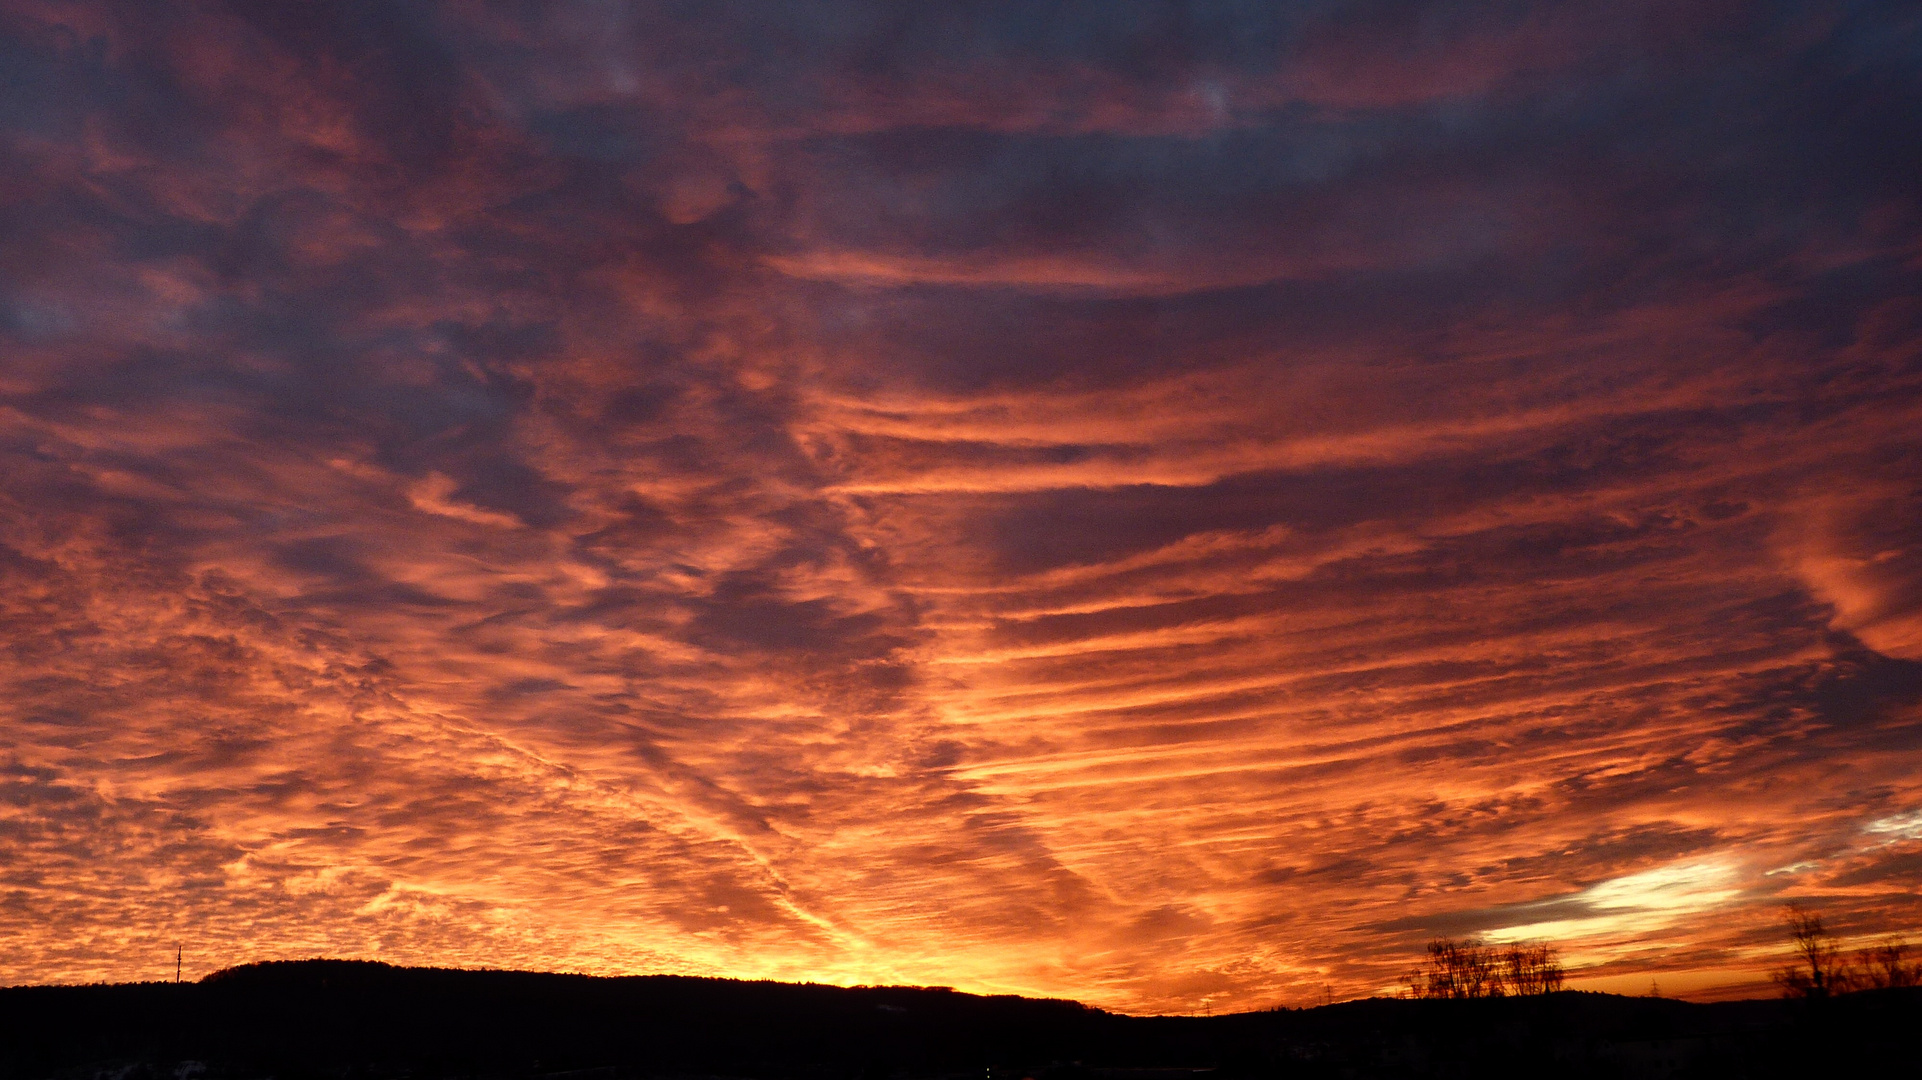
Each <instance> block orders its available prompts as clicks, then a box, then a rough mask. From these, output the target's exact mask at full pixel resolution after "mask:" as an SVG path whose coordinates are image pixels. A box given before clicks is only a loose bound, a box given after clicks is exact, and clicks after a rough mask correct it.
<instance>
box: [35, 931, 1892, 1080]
mask: <svg viewBox="0 0 1922 1080" xmlns="http://www.w3.org/2000/svg"><path fill="white" fill-rule="evenodd" d="M1919 1068H1922V990H1891V991H1871V992H1866V993H1861V994H1852V995H1848V996H1846V997H1842V998H1838V999H1834V1000H1829V1001H1817V1002H1808V1001H1741V1002H1727V1003H1721V1004H1712V1005H1696V1004H1689V1003H1687V1002H1680V1001H1667V1000H1661V999H1649V998H1624V997H1614V996H1611V995H1606V994H1584V993H1574V992H1564V993H1558V994H1553V995H1550V996H1547V997H1539V998H1508V999H1494V1000H1483V1001H1391V1000H1383V999H1378V1000H1371V1001H1357V1002H1349V1003H1346V1004H1341V1005H1330V1006H1324V1007H1322V1008H1318V1009H1305V1010H1277V1011H1274V1012H1263V1013H1243V1014H1239V1015H1233V1016H1217V1017H1206V1018H1204V1017H1129V1016H1119V1015H1116V1014H1113V1013H1106V1012H1102V1011H1100V1010H1098V1009H1091V1008H1088V1007H1086V1006H1082V1005H1077V1004H1075V1003H1073V1002H1067V1001H1040V1000H1033V999H1027V998H1016V997H978V996H975V995H972V994H962V993H956V992H953V991H949V990H941V989H921V988H913V987H881V988H857V989H841V988H836V987H825V986H794V985H788V984H782V983H756V982H734V981H730V980H723V979H690V978H678V977H671V976H647V977H638V978H622V979H598V978H590V977H587V976H579V975H547V974H534V973H528V972H509V971H449V970H441V969H427V968H395V967H389V966H387V965H384V964H374V963H361V962H351V961H334V960H312V961H300V962H293V963H274V964H254V965H249V966H246V967H241V968H235V969H232V970H229V971H225V972H221V973H219V974H217V975H214V976H210V977H208V978H207V979H205V980H203V981H201V982H198V983H188V984H182V985H175V984H167V983H138V984H125V985H115V986H71V987H14V988H10V989H0V1080H28V1078H40V1077H49V1078H64V1080H196V1078H198V1080H243V1078H253V1080H257V1078H265V1077H274V1078H276V1080H322V1078H326V1080H386V1078H402V1077H405V1078H410V1080H455V1078H466V1077H473V1078H496V1077H497V1078H544V1080H626V1078H636V1077H769V1078H777V1077H779V1078H789V1077H791V1078H797V1080H812V1078H822V1080H825V1078H831V1077H848V1078H861V1080H884V1078H889V1077H893V1078H897V1080H913V1078H922V1077H926V1078H935V1077H943V1078H953V1080H1022V1078H1024V1077H1027V1078H1033V1080H1236V1078H1242V1077H1296V1076H1299V1077H1321V1076H1353V1077H1376V1076H1381V1077H1396V1076H1409V1077H1425V1076H1451V1077H1477V1078H1481V1077H1504V1076H1530V1077H1541V1076H1545V1075H1546V1076H1551V1077H1554V1078H1556V1080H1574V1078H1579V1077H1591V1076H1593V1077H1615V1076H1621V1077H1664V1076H1715V1077H1723V1076H1729V1077H1741V1076H1757V1077H1770V1076H1798V1077H1808V1076H1823V1077H1848V1076H1871V1075H1876V1076H1879V1075H1916V1074H1917V1073H1916V1071H1915V1070H1917V1069H1919Z"/></svg>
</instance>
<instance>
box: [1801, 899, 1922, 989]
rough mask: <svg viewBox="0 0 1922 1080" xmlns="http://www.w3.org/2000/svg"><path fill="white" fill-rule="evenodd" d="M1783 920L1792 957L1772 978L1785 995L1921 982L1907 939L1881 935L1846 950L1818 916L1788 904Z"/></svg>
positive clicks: (1918, 964)
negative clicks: (1793, 952)
mask: <svg viewBox="0 0 1922 1080" xmlns="http://www.w3.org/2000/svg"><path fill="white" fill-rule="evenodd" d="M1783 921H1784V922H1786V923H1787V924H1788V930H1789V938H1790V940H1792V941H1793V942H1794V943H1795V959H1794V960H1793V961H1791V962H1790V963H1789V964H1788V965H1787V966H1786V967H1781V968H1777V969H1776V970H1775V971H1774V973H1773V978H1774V979H1775V982H1776V984H1777V985H1779V986H1780V987H1781V988H1782V992H1783V993H1784V994H1787V995H1789V996H1790V997H1799V998H1826V997H1831V996H1833V995H1836V994H1847V993H1852V992H1855V991H1859V990H1897V989H1903V988H1906V987H1912V986H1922V962H1918V961H1913V960H1910V959H1909V958H1908V951H1909V946H1908V942H1906V941H1904V940H1903V939H1902V938H1900V937H1897V936H1890V937H1886V938H1883V939H1882V940H1881V941H1879V942H1877V943H1876V944H1874V945H1870V946H1868V947H1866V948H1861V949H1857V950H1856V951H1855V952H1854V953H1853V954H1848V953H1844V952H1843V951H1842V946H1841V943H1840V942H1838V941H1836V940H1835V936H1834V935H1833V934H1830V933H1829V932H1828V930H1827V928H1825V927H1824V926H1823V925H1822V917H1821V916H1820V915H1817V914H1815V913H1814V912H1812V911H1808V910H1805V909H1804V908H1802V907H1801V906H1800V905H1798V904H1790V905H1789V907H1788V910H1787V911H1786V912H1784V914H1783Z"/></svg>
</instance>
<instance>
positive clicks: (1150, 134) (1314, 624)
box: [0, 0, 1922, 1012]
mask: <svg viewBox="0 0 1922 1080" xmlns="http://www.w3.org/2000/svg"><path fill="white" fill-rule="evenodd" d="M243 7H244V6H243ZM1104 11H1105V12H1106V13H1105V14H1097V13H1093V12H1078V11H1077V10H1076V9H1074V8H1072V7H1063V6H1056V7H1050V8H1048V9H1047V10H1046V11H1042V10H1038V9H1034V8H1032V7H1031V6H1028V5H1019V4H1016V5H993V4H984V5H978V6H964V7H960V8H954V9H951V10H948V11H945V12H932V11H919V10H916V11H913V12H909V11H907V10H905V9H902V10H897V9H896V8H895V7H894V6H892V5H869V4H863V3H855V2H852V0H820V2H819V3H814V4H807V5H792V4H768V5H760V4H754V3H744V4H740V5H715V6H712V7H711V8H709V9H708V10H705V11H702V12H700V13H699V14H698V15H694V14H689V13H684V12H679V11H678V9H672V8H669V7H668V6H666V5H655V4H644V3H633V4H623V3H609V4H596V5H587V4H551V5H550V4H543V3H533V2H526V3H522V2H512V3H509V2H501V3H492V2H490V3H481V4H459V5H454V4H436V3H425V2H423V3H411V2H409V3H394V4H379V5H362V6H354V5H351V4H350V5H340V6H328V5H304V6H299V7H289V8H287V9H285V10H279V7H278V6H276V5H265V6H263V10H262V11H251V10H234V9H230V8H229V7H227V6H223V5H220V4H215V3H207V4H199V3H186V2H182V3H174V2H173V0H167V2H165V3H160V4H141V5H134V4H129V3H117V2H103V0H72V2H65V0H0V46H4V48H5V49H6V52H5V54H4V59H0V69H4V70H6V71H8V72H10V73H11V74H10V75H9V79H10V82H9V86H10V90H9V95H10V96H12V97H13V99H14V101H13V103H12V104H11V105H8V106H6V107H5V108H4V109H0V133H4V138H5V139H6V148H7V149H6V154H5V155H4V164H3V165H0V168H4V169H5V176H6V183H5V185H4V187H0V191H4V193H5V194H4V197H3V201H0V205H4V207H5V212H4V213H5V216H4V218H0V220H3V221H4V222H5V228H4V229H3V230H0V244H3V245H4V246H5V247H4V250H5V251H6V252H7V258H6V259H5V260H4V264H5V268H4V271H0V347H4V350H5V351H4V359H0V625H4V627H5V635H4V637H3V638H0V641H4V644H5V650H4V652H0V935H4V936H5V938H6V940H8V941H9V942H10V943H12V947H11V948H10V949H9V950H7V951H6V953H4V954H0V984H9V983H20V982H52V981H86V980H96V979H109V980H122V979H138V978H159V977H163V974H164V975H165V976H170V975H171V972H172V964H173V959H174V955H173V953H174V943H175V942H177V941H178V942H183V943H184V944H185V949H186V953H185V963H186V974H187V976H188V977H189V978H193V977H196V976H197V975H200V974H205V973H206V972H208V971H211V970H214V969H217V968H221V967H226V966H231V965H234V964H238V963H243V962H246V961H250V960H261V959H282V958H302V957H309V956H317V955H326V956H333V957H342V958H358V959H379V960H386V961H389V962H394V963H404V964H432V965H440V966H467V967H482V966H486V967H497V968H503V967H518V968H537V969H552V970H572V971H583V972H590V973H596V974H617V973H653V972H662V973H685V974H698V975H725V976H737V977H743V978H774V979H786V980H813V981H819V982H832V983H866V984H876V983H910V984H917V985H948V986H954V987H956V988H958V989H963V990H973V991H986V992H1018V993H1024V994H1033V995H1045V996H1052V997H1068V998H1074V999H1077V1000H1080V1001H1084V1002H1087V1003H1089V1004H1093V1005H1098V1006H1102V1007H1105V1008H1111V1009H1117V1010H1122V1011H1131V1012H1156V1011H1165V1012H1195V1011H1201V1010H1204V1009H1207V1010H1212V1011H1215V1012H1220V1011H1224V1010H1231V1009H1244V1008H1246V1009H1252V1008H1260V1007H1265V1006H1270V1005H1299V1004H1304V1003H1309V1002H1313V1001H1318V1000H1320V999H1321V998H1322V995H1323V993H1324V990H1326V992H1328V993H1330V994H1332V995H1334V996H1337V997H1352V996H1359V995H1364V994H1369V993H1374V992H1379V991H1382V990H1384V989H1387V988H1391V987H1392V986H1393V985H1394V984H1395V979H1396V977H1397V976H1398V975H1400V974H1401V973H1402V972H1403V971H1405V970H1407V969H1408V968H1410V967H1412V966H1413V965H1414V964H1415V963H1416V962H1417V961H1418V960H1419V958H1420V953H1421V947H1422V944H1423V942H1424V941H1426V940H1427V939H1429V938H1430V937H1433V936H1436V935H1451V936H1462V935H1482V936H1486V937H1489V938H1490V939H1491V940H1502V939H1505V938H1517V937H1546V938H1551V939H1553V940H1555V941H1556V943H1557V944H1558V945H1559V946H1560V948H1561V949H1562V952H1563V955H1564V957H1565V958H1566V959H1567V961H1568V963H1569V969H1570V971H1569V974H1570V984H1571V985H1572V986H1575V987H1577V988H1585V987H1593V988H1609V989H1620V990H1625V991H1629V992H1641V991H1642V990H1644V989H1646V988H1647V986H1648V984H1649V983H1650V982H1656V983H1659V984H1660V986H1661V987H1662V989H1663V991H1664V992H1673V993H1685V994H1690V995H1695V996H1703V997H1712V996H1718V995H1731V994H1742V993H1763V992H1767V991H1766V990H1765V989H1764V987H1765V984H1766V972H1767V970H1768V969H1769V968H1770V967H1771V966H1772V965H1774V964H1776V963H1778V962H1779V961H1780V959H1781V958H1782V956H1783V954H1784V951H1785V950H1784V947H1783V946H1784V935H1783V933H1782V930H1781V926H1780V918H1779V915H1780V911H1781V908H1782V906H1783V905H1784V904H1785V903H1787V902H1789V901H1791V900H1794V901H1798V902H1801V903H1805V904H1808V905H1810V906H1811V907H1813V908H1815V909H1818V910H1820V911H1821V912H1822V913H1823V914H1824V916H1825V918H1826V919H1827V920H1828V921H1829V923H1830V925H1831V926H1832V927H1833V928H1834V929H1836V930H1837V931H1838V932H1839V933H1840V934H1841V935H1843V937H1844V938H1845V940H1846V941H1848V942H1850V943H1857V942H1860V943H1867V942H1869V941H1872V940H1874V939H1876V938H1878V937H1880V936H1882V935H1885V934H1890V933H1909V934H1912V935H1917V936H1922V900H1919V899H1918V885H1922V519H1918V517H1917V507H1918V506H1922V501H1919V500H1918V497H1917V493H1918V492H1922V442H1919V441H1918V433H1922V303H1918V302H1917V300H1916V297H1918V296H1922V205H1919V204H1918V200H1917V196H1916V191H1915V186H1914V177H1915V175H1916V168H1917V167H1918V165H1922V163H1919V162H1918V161H1917V160H1916V156H1917V155H1916V152H1915V150H1914V149H1913V148H1914V146H1916V145H1917V143H1916V141H1915V140H1914V139H1913V138H1912V129H1913V127H1914V124H1915V122H1916V121H1917V119H1919V118H1922V74H1919V73H1922V65H1918V64H1917V63H1916V61H1915V58H1916V56H1917V55H1918V53H1917V50H1918V48H1919V47H1922V22H1918V20H1917V19H1916V17H1915V16H1914V15H1913V14H1910V13H1904V12H1900V11H1895V10H1890V9H1887V8H1881V7H1877V6H1873V5H1870V6H1863V7H1859V8H1848V9H1845V10H1840V11H1832V10H1823V11H1799V10H1796V9H1795V8H1794V6H1792V5H1791V6H1790V7H1788V8H1781V7H1764V6H1760V5H1741V4H1737V5H1734V6H1728V5H1705V4H1704V5H1695V4H1684V5H1681V6H1680V7H1677V6H1675V5H1672V4H1653V3H1629V4H1627V5H1621V6H1615V7H1611V8H1610V9H1608V10H1606V11H1598V10H1595V9H1592V8H1590V7H1587V6H1583V5H1574V4H1561V3H1552V2H1531V3H1527V4H1524V5H1521V6H1520V7H1514V8H1504V9H1502V11H1501V12H1500V13H1496V12H1492V11H1464V10H1460V9H1457V8H1456V7H1453V6H1449V5H1432V6H1431V5H1423V4H1408V5H1399V6H1397V5H1386V6H1382V5H1358V4H1342V3H1335V4H1328V5H1293V6H1289V7H1288V9H1287V10H1268V9H1265V8H1264V9H1260V10H1244V9H1243V8H1241V7H1239V6H1237V5H1233V4H1220V5H1214V4H1192V5H1182V4H1174V5H1160V6H1156V5H1140V6H1133V7H1131V6H1127V5H1123V6H1121V7H1119V8H1115V9H1113V10H1108V9H1106V8H1104Z"/></svg>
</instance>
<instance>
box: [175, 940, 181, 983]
mask: <svg viewBox="0 0 1922 1080" xmlns="http://www.w3.org/2000/svg"><path fill="white" fill-rule="evenodd" d="M174 985H175V986H179V985H180V943H179V942H178V941H176V942H174Z"/></svg>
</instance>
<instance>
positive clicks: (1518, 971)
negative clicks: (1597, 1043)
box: [1402, 938, 1563, 998]
mask: <svg viewBox="0 0 1922 1080" xmlns="http://www.w3.org/2000/svg"><path fill="white" fill-rule="evenodd" d="M1562 980H1563V971H1562V961H1561V957H1560V955H1559V954H1558V953H1557V952H1556V949H1555V946H1553V945H1550V944H1548V943H1546V942H1539V941H1533V942H1519V941H1518V942H1511V943H1509V944H1507V945H1488V944H1484V943H1483V942H1482V941H1480V940H1479V939H1475V938H1470V939H1469V940H1467V941H1456V940H1454V939H1452V938H1437V939H1436V940H1434V941H1431V942H1429V943H1428V964H1427V966H1426V967H1422V968H1417V969H1416V970H1415V971H1413V972H1410V973H1409V974H1407V975H1404V976H1403V977H1402V986H1403V987H1404V988H1405V990H1406V992H1407V994H1408V996H1409V997H1414V998H1489V997H1533V996H1536V995H1539V994H1552V993H1554V992H1556V991H1557V990H1560V989H1561V988H1562Z"/></svg>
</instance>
